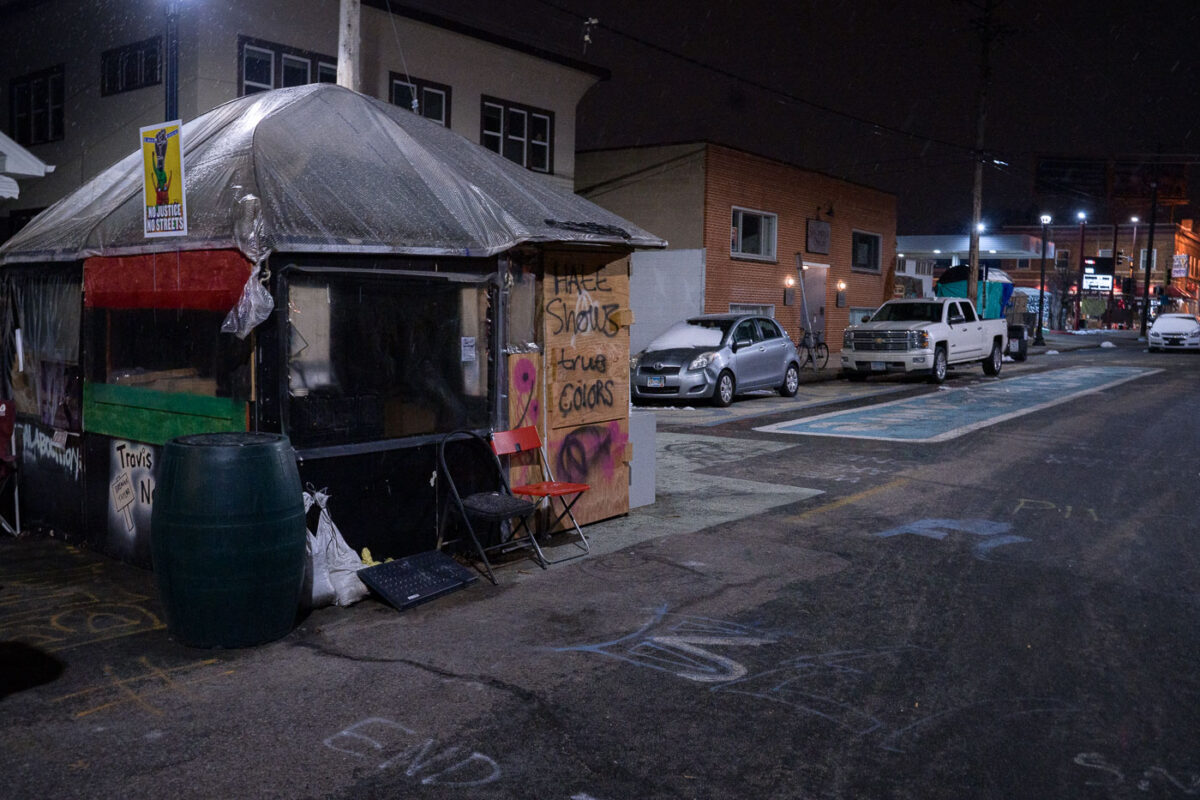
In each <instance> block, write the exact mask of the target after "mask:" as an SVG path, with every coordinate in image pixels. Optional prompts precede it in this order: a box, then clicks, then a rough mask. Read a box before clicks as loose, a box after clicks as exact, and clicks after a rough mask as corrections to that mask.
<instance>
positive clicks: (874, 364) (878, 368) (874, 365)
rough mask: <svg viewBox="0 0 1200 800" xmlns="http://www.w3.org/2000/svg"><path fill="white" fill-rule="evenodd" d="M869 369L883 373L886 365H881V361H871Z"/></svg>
mask: <svg viewBox="0 0 1200 800" xmlns="http://www.w3.org/2000/svg"><path fill="white" fill-rule="evenodd" d="M871 369H872V370H875V371H879V372H883V371H885V370H886V369H887V364H885V363H883V362H882V361H872V362H871Z"/></svg>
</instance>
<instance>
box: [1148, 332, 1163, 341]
mask: <svg viewBox="0 0 1200 800" xmlns="http://www.w3.org/2000/svg"><path fill="white" fill-rule="evenodd" d="M1150 338H1151V339H1161V338H1162V334H1161V333H1159V332H1158V331H1150Z"/></svg>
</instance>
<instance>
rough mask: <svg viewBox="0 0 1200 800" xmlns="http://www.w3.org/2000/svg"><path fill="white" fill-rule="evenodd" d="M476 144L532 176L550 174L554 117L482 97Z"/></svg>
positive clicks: (539, 111) (529, 108)
mask: <svg viewBox="0 0 1200 800" xmlns="http://www.w3.org/2000/svg"><path fill="white" fill-rule="evenodd" d="M479 140H480V142H481V143H482V144H483V146H484V147H486V148H488V149H489V150H492V151H494V152H497V153H500V154H501V155H503V156H504V157H505V158H507V159H508V160H509V161H513V162H515V163H517V164H520V165H521V166H523V167H527V168H528V169H531V170H533V171H534V172H546V173H549V172H552V171H553V169H552V165H553V162H554V114H553V113H552V112H550V111H546V110H545V109H540V108H533V107H531V106H525V105H521V104H519V103H513V102H510V101H508V100H500V99H498V98H495V97H485V98H484V99H483V109H482V113H481V115H480V136H479Z"/></svg>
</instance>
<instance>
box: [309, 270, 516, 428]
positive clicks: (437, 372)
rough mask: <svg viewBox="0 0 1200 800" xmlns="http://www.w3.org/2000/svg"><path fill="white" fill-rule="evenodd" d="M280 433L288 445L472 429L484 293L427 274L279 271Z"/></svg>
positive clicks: (485, 390)
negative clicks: (283, 399)
mask: <svg viewBox="0 0 1200 800" xmlns="http://www.w3.org/2000/svg"><path fill="white" fill-rule="evenodd" d="M287 282H288V283H287V297H288V306H287V308H288V316H287V321H288V330H287V341H286V347H287V403H286V412H285V414H286V416H285V419H286V430H287V431H288V435H289V436H290V437H291V439H292V442H293V443H294V444H296V445H297V446H302V447H314V446H321V445H333V444H350V443H355V442H369V441H378V440H382V439H392V438H401V437H405V436H418V435H429V434H439V433H448V432H450V431H452V430H455V429H457V428H481V427H487V425H488V423H489V419H490V416H489V413H490V412H489V409H490V404H489V397H490V394H491V391H490V387H491V380H490V373H491V369H490V363H489V358H488V354H489V353H490V352H492V347H491V346H490V344H491V343H490V326H489V322H488V319H489V313H490V299H491V298H490V293H489V291H488V287H487V284H486V283H485V282H483V281H482V280H480V281H479V282H475V281H474V280H448V279H445V278H440V277H430V276H428V275H412V274H404V275H398V274H385V275H378V276H375V275H366V276H364V275H363V274H362V273H356V274H339V273H331V272H325V271H321V270H314V271H312V272H307V271H303V272H290V271H289V273H288V277H287Z"/></svg>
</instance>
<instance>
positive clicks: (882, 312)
mask: <svg viewBox="0 0 1200 800" xmlns="http://www.w3.org/2000/svg"><path fill="white" fill-rule="evenodd" d="M941 321H942V304H941V303H884V304H883V306H881V307H880V309H879V310H878V311H876V312H875V316H873V317H871V322H941Z"/></svg>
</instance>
